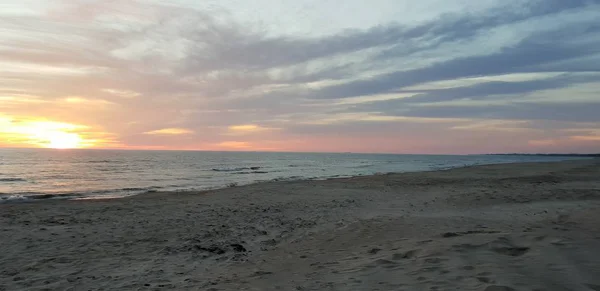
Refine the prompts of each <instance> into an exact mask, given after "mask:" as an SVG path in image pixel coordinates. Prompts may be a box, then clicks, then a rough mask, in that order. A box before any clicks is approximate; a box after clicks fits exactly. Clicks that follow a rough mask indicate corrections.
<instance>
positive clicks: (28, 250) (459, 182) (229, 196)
mask: <svg viewBox="0 0 600 291" xmlns="http://www.w3.org/2000/svg"><path fill="white" fill-rule="evenodd" d="M599 210H600V160H598V159H590V160H577V161H563V162H552V163H522V164H501V165H485V166H474V167H465V168H458V169H452V170H444V171H431V172H419V173H399V174H381V175H373V176H361V177H352V178H339V179H329V180H303V181H278V182H265V183H257V184H252V185H246V186H238V187H230V188H226V189H220V190H211V191H203V192H177V193H175V192H157V193H146V194H143V195H138V196H133V197H127V198H122V199H106V200H72V201H51V200H50V201H43V202H42V203H37V202H35V203H15V204H1V205H0V242H1V252H0V254H1V255H0V290H169V289H174V290H487V291H502V290H600V212H599Z"/></svg>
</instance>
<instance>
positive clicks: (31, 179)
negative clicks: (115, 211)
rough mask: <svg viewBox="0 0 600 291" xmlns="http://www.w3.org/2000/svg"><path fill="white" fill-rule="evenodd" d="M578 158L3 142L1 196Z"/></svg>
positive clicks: (62, 195) (111, 194)
mask: <svg viewBox="0 0 600 291" xmlns="http://www.w3.org/2000/svg"><path fill="white" fill-rule="evenodd" d="M565 159H573V157H555V156H523V155H399V154H357V153H276V152H207V151H130V150H89V149H88V150H83V149H78V150H53V149H0V203H10V202H34V201H38V202H39V201H48V200H55V199H105V198H122V197H127V196H131V195H143V194H144V193H149V192H159V191H160V192H177V191H197V190H208V189H218V188H224V187H231V186H237V185H245V184H252V183H257V182H263V181H277V180H303V179H329V178H337V177H350V176H361V175H372V174H378V173H390V172H418V171H429V170H440V169H451V168H456V167H464V166H471V165H483V164H498V163H515V162H551V161H560V160H565Z"/></svg>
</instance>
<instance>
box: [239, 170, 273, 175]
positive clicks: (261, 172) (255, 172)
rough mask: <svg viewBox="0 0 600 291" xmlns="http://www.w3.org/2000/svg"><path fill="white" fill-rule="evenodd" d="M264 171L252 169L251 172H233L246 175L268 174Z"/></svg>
mask: <svg viewBox="0 0 600 291" xmlns="http://www.w3.org/2000/svg"><path fill="white" fill-rule="evenodd" d="M268 173H269V172H266V171H252V172H235V173H233V174H235V175H248V174H268Z"/></svg>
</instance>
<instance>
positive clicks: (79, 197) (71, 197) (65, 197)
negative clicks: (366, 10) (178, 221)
mask: <svg viewBox="0 0 600 291" xmlns="http://www.w3.org/2000/svg"><path fill="white" fill-rule="evenodd" d="M586 160H600V158H597V157H580V156H573V157H571V158H569V159H565V160H561V161H543V162H539V161H535V162H506V163H491V164H475V165H464V166H456V167H448V168H440V169H431V170H423V171H407V172H382V173H375V174H369V175H353V176H339V175H338V176H335V177H314V178H294V177H291V178H275V179H272V180H260V181H256V182H251V183H248V184H240V185H238V184H236V185H234V186H230V185H224V186H217V187H215V188H209V189H198V190H174V191H160V190H150V191H145V192H139V193H132V194H127V195H124V196H120V195H117V194H115V195H106V196H107V197H102V195H99V196H98V195H97V196H93V195H91V197H86V196H85V195H86V194H80V193H69V194H39V195H38V194H36V195H28V196H23V195H22V194H6V193H0V194H2V195H6V196H8V197H13V196H19V197H18V198H4V199H0V205H3V204H20V203H48V202H67V201H96V200H101V201H104V200H114V199H117V200H118V199H130V198H133V197H139V196H145V195H153V194H156V193H160V194H162V195H177V194H186V193H198V194H202V193H206V192H212V191H219V190H223V189H228V188H235V187H247V186H252V185H257V184H265V183H280V182H283V183H285V182H302V181H328V180H338V179H352V178H358V177H372V176H381V175H401V174H409V173H429V172H440V171H451V170H455V169H463V168H473V167H481V166H495V165H519V164H548V163H550V164H551V163H563V162H572V161H586ZM0 198H2V196H0Z"/></svg>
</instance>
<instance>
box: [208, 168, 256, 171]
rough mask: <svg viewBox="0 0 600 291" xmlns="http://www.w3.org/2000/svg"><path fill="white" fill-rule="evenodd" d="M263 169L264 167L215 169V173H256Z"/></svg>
mask: <svg viewBox="0 0 600 291" xmlns="http://www.w3.org/2000/svg"><path fill="white" fill-rule="evenodd" d="M259 169H262V167H239V168H213V169H212V170H213V171H215V172H241V171H245V170H252V171H256V170H259Z"/></svg>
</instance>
